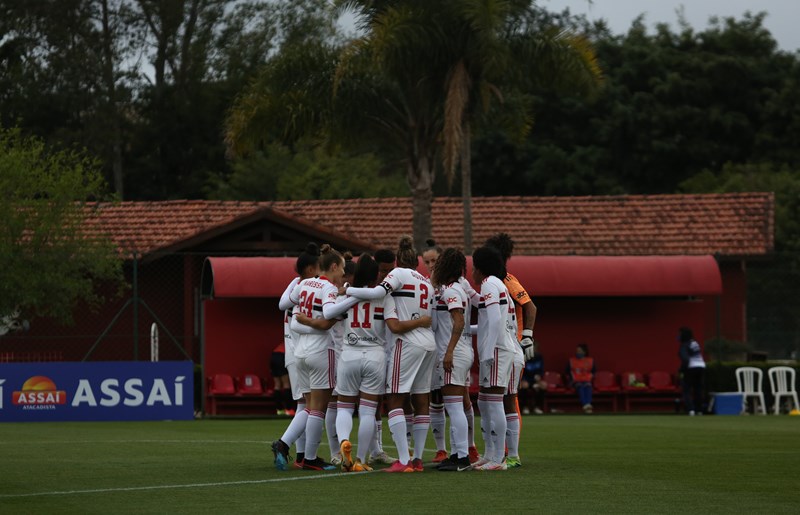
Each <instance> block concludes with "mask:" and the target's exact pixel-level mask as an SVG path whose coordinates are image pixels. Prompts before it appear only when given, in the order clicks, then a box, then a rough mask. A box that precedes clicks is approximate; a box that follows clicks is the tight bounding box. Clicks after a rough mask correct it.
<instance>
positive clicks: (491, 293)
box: [478, 276, 519, 361]
mask: <svg viewBox="0 0 800 515" xmlns="http://www.w3.org/2000/svg"><path fill="white" fill-rule="evenodd" d="M495 304H497V305H498V306H499V308H500V320H499V325H498V326H497V331H496V332H495V333H494V334H489V331H490V329H489V320H488V316H489V315H488V311H487V308H489V307H490V306H493V305H495ZM516 326H517V322H516V316H515V315H514V303H513V301H512V300H511V296H510V295H509V293H508V289H507V288H506V286H505V285H504V284H503V281H501V280H500V279H498V278H497V277H494V276H490V277H487V278H486V279H484V280H483V282H482V283H481V294H480V302H479V304H478V355H479V356H480V360H481V361H486V360H487V359H492V358H493V357H494V349H495V348H500V349H505V350H507V351H509V352H514V350H515V346H516V347H518V346H519V343H518V342H517V338H516V332H517V327H516Z"/></svg>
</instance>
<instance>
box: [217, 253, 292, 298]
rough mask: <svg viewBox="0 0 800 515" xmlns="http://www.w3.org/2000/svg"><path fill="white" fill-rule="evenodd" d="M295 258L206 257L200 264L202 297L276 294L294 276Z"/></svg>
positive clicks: (268, 295)
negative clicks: (201, 269)
mask: <svg viewBox="0 0 800 515" xmlns="http://www.w3.org/2000/svg"><path fill="white" fill-rule="evenodd" d="M295 263H297V258H296V257H286V258H267V257H210V258H206V261H205V263H204V264H203V273H202V278H201V293H202V295H203V297H205V298H226V297H227V298H234V297H280V296H281V294H283V292H284V290H285V289H286V286H287V285H288V284H289V283H290V282H291V281H292V279H294V278H295V277H297V272H295Z"/></svg>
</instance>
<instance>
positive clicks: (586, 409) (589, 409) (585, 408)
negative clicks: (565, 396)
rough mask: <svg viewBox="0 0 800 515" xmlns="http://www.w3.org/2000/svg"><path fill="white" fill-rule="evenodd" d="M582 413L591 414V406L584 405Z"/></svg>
mask: <svg viewBox="0 0 800 515" xmlns="http://www.w3.org/2000/svg"><path fill="white" fill-rule="evenodd" d="M583 412H584V413H591V412H592V405H591V404H584V405H583Z"/></svg>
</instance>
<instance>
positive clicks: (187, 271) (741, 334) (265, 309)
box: [0, 193, 774, 378]
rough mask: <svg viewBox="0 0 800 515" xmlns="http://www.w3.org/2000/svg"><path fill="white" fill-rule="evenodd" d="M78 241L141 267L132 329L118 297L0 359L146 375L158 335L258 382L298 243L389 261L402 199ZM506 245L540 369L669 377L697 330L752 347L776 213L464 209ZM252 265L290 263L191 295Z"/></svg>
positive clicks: (696, 200)
mask: <svg viewBox="0 0 800 515" xmlns="http://www.w3.org/2000/svg"><path fill="white" fill-rule="evenodd" d="M88 226H89V227H90V229H91V230H96V231H102V232H105V233H108V234H110V236H111V237H112V238H113V239H114V240H115V241H116V242H117V244H118V245H119V247H120V249H121V251H123V252H124V253H125V254H126V255H127V256H129V257H131V258H132V257H133V256H134V255H135V256H136V260H135V262H136V265H137V266H136V274H137V278H138V281H137V284H138V288H137V291H136V292H135V293H136V298H139V299H141V300H142V301H143V302H142V303H137V302H133V305H138V304H141V305H142V308H141V309H139V310H138V315H137V316H133V311H134V310H133V306H132V305H131V303H130V302H128V305H127V306H128V307H126V304H125V302H126V301H129V300H130V298H131V293H133V292H127V294H126V296H124V297H123V298H122V299H119V300H118V301H115V302H110V303H109V304H108V305H106V306H104V307H103V309H102V310H101V311H100V312H99V313H97V314H96V315H93V316H91V317H87V318H86V319H81V322H80V324H79V325H80V327H79V328H76V329H74V330H73V329H70V328H63V327H58V326H55V325H54V324H49V323H47V322H46V321H39V322H38V323H36V324H34V327H33V328H32V330H31V331H30V332H29V333H28V334H26V335H22V336H17V337H14V338H4V339H3V340H2V342H0V346H2V349H0V353H1V352H6V353H8V352H11V353H12V354H13V353H14V352H15V351H16V352H17V353H20V354H21V353H22V352H23V351H27V352H31V349H34V350H40V351H41V352H50V351H53V350H54V349H56V350H58V352H60V353H61V354H60V355H61V358H62V359H69V360H75V359H84V358H86V357H88V359H132V358H136V359H147V346H146V345H145V342H146V341H147V334H148V332H149V327H150V324H151V323H152V322H153V321H155V322H157V323H159V325H160V326H162V327H163V329H164V331H166V332H168V333H169V335H168V337H167V338H165V336H164V332H162V338H161V339H162V359H169V358H172V359H181V358H182V357H183V356H184V355H188V356H190V357H192V358H193V359H194V360H195V362H197V363H203V366H204V371H203V372H204V374H205V375H208V374H209V373H211V372H214V371H226V372H228V373H231V374H235V375H236V374H242V373H245V372H253V373H257V374H258V375H260V376H262V377H267V378H268V374H269V371H268V369H269V367H268V362H269V355H270V352H271V349H272V348H273V347H274V346H275V345H276V344H278V343H279V342H280V339H281V336H282V327H281V323H282V322H281V314H280V313H279V312H278V311H277V296H278V295H280V293H281V292H282V291H283V289H284V287H285V285H286V284H287V283H288V282H289V280H290V279H291V277H292V276H293V275H292V272H291V264H292V263H293V261H294V259H293V258H292V256H296V255H297V254H298V253H299V252H300V251H301V250H302V248H304V246H305V244H306V243H307V242H308V241H318V242H329V243H331V244H332V245H333V246H334V247H336V248H339V249H349V250H351V251H353V252H354V254H357V253H359V252H361V251H369V250H375V249H377V248H381V247H390V248H393V247H395V246H396V243H397V240H398V237H399V236H400V235H401V234H409V233H410V232H411V199H409V198H390V199H357V200H325V201H293V202H222V201H166V202H120V203H108V204H98V205H95V206H93V207H92V210H91V213H90V219H89V222H88ZM432 226H433V236H434V237H435V238H436V240H437V243H438V244H440V245H441V246H444V247H447V246H461V244H462V239H463V236H462V234H463V214H462V204H461V201H460V199H457V198H439V199H434V201H433V219H432ZM500 231H503V232H507V233H509V234H510V235H511V236H512V238H513V239H514V240H515V242H516V248H515V257H514V258H512V261H511V263H510V265H509V268H510V271H511V272H512V273H514V274H515V275H517V276H518V277H519V278H520V279H521V281H522V283H523V285H524V286H525V287H526V288H527V289H528V290H529V291H530V292H531V293H532V294H533V297H534V300H535V302H536V304H537V307H538V308H539V317H538V319H537V325H536V330H535V331H534V334H535V336H536V338H537V339H538V340H540V341H541V342H542V345H543V347H542V352H543V355H544V356H545V362H546V364H547V368H551V369H553V370H558V371H561V370H563V368H564V366H565V365H566V360H567V356H568V355H570V353H571V352H572V351H573V349H574V347H575V345H576V344H577V343H579V342H586V343H588V344H589V345H590V347H591V349H592V354H593V355H594V356H595V358H596V359H597V361H598V366H601V367H602V368H604V369H608V370H611V371H614V372H622V371H624V370H628V369H629V368H632V367H635V368H636V369H638V370H642V371H644V372H647V371H649V370H650V369H653V368H655V367H657V368H659V369H663V370H668V371H674V370H675V369H676V368H677V364H678V360H677V343H676V341H675V334H676V330H677V327H679V326H680V325H690V326H692V327H693V328H694V329H695V332H696V334H698V336H699V337H700V339H701V341H704V340H706V339H708V338H711V337H714V336H722V337H725V338H727V339H730V340H740V341H746V340H747V327H746V322H745V321H746V317H745V308H746V270H747V266H746V265H747V262H748V261H749V260H752V259H763V258H765V257H767V256H768V255H769V254H770V253H771V252H772V250H773V245H774V240H773V232H774V197H773V195H772V194H770V193H742V194H711V195H647V196H617V197H485V198H475V199H473V235H474V236H473V240H474V242H475V244H476V246H477V245H478V244H480V243H481V242H482V241H484V240H485V239H486V238H487V237H488V236H490V235H491V234H494V233H496V232H500ZM254 254H255V255H260V256H270V257H286V259H280V260H277V261H274V264H266V265H264V266H266V267H267V268H268V269H270V270H272V272H270V273H265V274H262V275H259V276H254V275H252V274H253V273H252V272H246V273H245V278H246V282H247V283H249V286H250V287H253V286H255V287H256V293H255V295H256V296H255V297H253V293H252V292H250V293H248V295H247V296H241V294H240V293H237V292H235V291H230V292H228V293H227V294H224V295H223V294H222V293H221V292H220V287H222V288H223V290H224V288H225V285H222V284H220V283H219V282H218V281H217V280H216V279H215V280H214V281H213V282H212V283H208V284H204V285H203V291H202V292H201V273H202V267H203V263H204V260H205V258H206V257H207V256H236V255H254ZM133 262H134V261H133V260H129V264H128V273H129V274H130V275H131V279H132V275H133V272H134V269H133V266H132V263H133ZM270 263H273V261H272V260H271V261H270ZM273 272H274V273H273ZM212 286H213V288H214V291H213V294H212V291H211V289H210V288H211V287H212ZM202 293H206V294H208V295H207V296H206V297H205V298H207V300H201V298H202V297H203V295H202ZM212 299H213V300H212ZM212 306H213V307H212ZM120 313H122V315H121V316H117V315H119V314H120ZM115 316H117V317H116V318H115ZM109 328H111V330H109ZM104 331H107V333H106V335H105V336H104V337H103V338H98V337H99V336H101V335H102V334H103V332H104ZM139 339H140V340H141V342H138V343H135V342H132V340H139ZM165 340H168V341H167V342H166V343H164V342H165ZM169 340H171V341H173V342H174V344H170V343H169ZM132 345H133V350H131V349H132ZM0 357H2V354H0ZM11 359H14V358H13V357H12V358H11Z"/></svg>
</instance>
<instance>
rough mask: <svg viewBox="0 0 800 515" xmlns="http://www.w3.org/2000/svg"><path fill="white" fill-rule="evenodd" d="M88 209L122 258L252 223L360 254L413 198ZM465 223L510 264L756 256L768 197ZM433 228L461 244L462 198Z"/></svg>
mask: <svg viewBox="0 0 800 515" xmlns="http://www.w3.org/2000/svg"><path fill="white" fill-rule="evenodd" d="M87 209H88V210H89V212H90V215H89V218H88V220H87V224H86V225H87V227H88V228H89V231H90V232H94V233H97V232H104V233H108V234H110V235H111V237H112V238H113V240H114V241H115V242H116V243H117V245H118V246H119V247H120V249H121V250H122V251H123V252H125V253H126V254H127V253H130V252H132V251H134V250H135V251H137V252H139V253H140V254H142V255H146V254H150V253H153V252H156V251H165V252H169V251H171V250H180V249H182V248H190V247H191V246H192V244H194V243H198V242H201V241H204V240H206V239H210V238H213V237H214V236H216V235H221V234H224V233H225V232H226V231H227V230H230V229H232V228H233V227H238V226H239V225H241V224H243V223H248V221H249V220H253V219H254V217H258V216H269V217H270V218H272V219H278V220H281V221H282V222H286V223H288V224H292V225H296V226H297V228H298V231H306V232H307V231H309V230H313V231H317V232H322V233H325V234H329V235H331V236H335V237H337V238H339V239H342V240H347V241H352V242H353V243H354V246H362V247H363V246H371V247H372V248H380V247H394V246H395V245H396V244H397V239H398V237H399V236H400V235H401V234H410V233H411V199H410V198H381V199H348V200H308V201H281V202H239V201H203V200H176V201H158V202H117V203H97V204H91V205H89V206H88V207H87ZM472 216H473V242H474V244H476V245H477V244H480V243H481V242H483V241H484V240H485V239H486V238H487V237H488V236H490V235H491V234H494V233H496V232H499V231H505V232H508V233H509V234H510V235H511V236H512V237H513V238H514V240H515V242H516V248H515V254H517V255H570V254H576V255H610V256H614V255H701V254H720V255H723V256H757V255H763V254H766V253H768V252H770V251H772V250H773V246H774V239H773V238H774V236H773V233H774V195H773V194H771V193H737V194H711V195H641V196H636V195H628V196H617V197H480V198H478V197H476V198H474V199H473V215H472ZM432 222H433V236H434V237H435V238H436V240H437V243H439V244H440V245H442V246H451V245H452V246H460V245H462V243H463V212H462V204H461V200H460V199H459V198H437V199H435V200H434V202H433V220H432Z"/></svg>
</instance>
